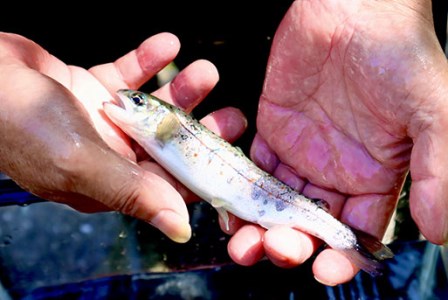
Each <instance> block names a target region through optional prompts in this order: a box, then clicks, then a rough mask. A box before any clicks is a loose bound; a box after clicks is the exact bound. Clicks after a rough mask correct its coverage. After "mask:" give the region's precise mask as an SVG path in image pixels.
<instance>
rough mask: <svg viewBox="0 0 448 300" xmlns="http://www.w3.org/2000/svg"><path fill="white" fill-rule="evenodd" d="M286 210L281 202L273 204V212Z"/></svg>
mask: <svg viewBox="0 0 448 300" xmlns="http://www.w3.org/2000/svg"><path fill="white" fill-rule="evenodd" d="M285 208H286V203H285V202H283V201H276V202H275V210H276V211H282V210H284V209H285Z"/></svg>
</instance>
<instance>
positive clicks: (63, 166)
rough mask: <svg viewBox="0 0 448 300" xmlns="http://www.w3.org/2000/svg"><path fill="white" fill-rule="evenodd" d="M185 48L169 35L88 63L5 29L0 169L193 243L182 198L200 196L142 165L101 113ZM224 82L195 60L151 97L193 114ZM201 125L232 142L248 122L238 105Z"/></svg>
mask: <svg viewBox="0 0 448 300" xmlns="http://www.w3.org/2000/svg"><path fill="white" fill-rule="evenodd" d="M178 51H179V41H178V39H177V38H176V37H175V36H173V35H172V34H168V33H162V34H159V35H155V36H153V37H151V38H149V39H148V40H146V41H144V42H143V43H142V44H141V45H140V46H139V47H138V48H137V49H136V50H134V51H131V52H129V53H128V54H126V55H124V56H123V57H121V58H119V59H118V60H116V61H115V62H113V63H110V64H104V65H99V66H95V67H93V68H91V69H89V70H85V69H83V68H80V67H76V66H68V65H66V64H64V63H63V62H62V61H60V60H58V59H57V58H56V57H54V56H52V55H50V54H49V53H48V52H46V51H45V50H44V49H42V48H41V47H40V46H39V45H37V44H35V43H33V42H32V41H30V40H28V39H26V38H24V37H21V36H18V35H13V34H8V33H0V74H3V75H1V77H0V102H1V107H0V124H1V126H0V136H1V137H2V138H1V140H0V157H1V158H2V159H1V160H0V171H1V172H3V173H5V174H7V175H8V176H10V177H11V178H12V179H13V180H14V181H16V182H17V183H18V184H19V185H20V186H22V187H23V188H24V189H26V190H28V191H30V192H31V193H34V194H36V195H38V196H40V197H42V198H46V199H50V200H54V201H57V202H61V203H65V204H68V205H70V206H72V207H74V208H75V209H77V210H80V211H83V212H97V211H105V210H117V211H121V212H123V213H125V214H128V215H131V216H134V217H136V218H139V219H142V220H144V221H147V222H149V223H151V224H153V225H154V226H156V227H158V228H159V229H160V230H161V231H162V232H164V233H165V234H166V235H168V237H170V238H171V239H173V240H175V241H178V242H185V241H187V240H188V239H189V237H190V235H191V229H190V226H189V224H188V211H187V209H186V206H185V202H184V199H185V200H186V201H190V200H192V199H193V197H194V196H193V195H192V194H191V192H189V191H188V190H187V189H186V188H185V187H183V186H182V185H181V184H180V183H178V182H177V181H175V180H174V179H173V178H172V177H171V176H170V175H169V174H167V173H166V172H165V171H164V170H163V169H162V168H161V167H160V166H159V165H157V164H156V163H154V162H150V161H141V162H139V164H137V157H136V153H135V152H134V149H136V148H135V147H133V145H132V143H131V141H130V140H129V138H128V137H127V136H125V135H124V133H122V132H121V131H120V130H119V129H118V128H117V127H115V126H114V125H112V123H111V122H110V121H109V120H108V118H107V117H106V116H105V115H104V113H103V111H102V103H103V102H104V101H113V98H114V93H115V91H116V90H117V89H119V88H132V89H138V88H139V87H140V86H141V85H142V84H143V83H145V82H146V81H147V80H149V79H150V78H151V77H152V76H154V75H155V74H156V73H157V72H158V71H159V70H161V69H162V68H163V67H164V66H165V65H167V64H168V63H169V62H170V61H171V60H173V59H174V57H175V56H176V54H177V52H178ZM217 80H218V74H217V71H216V69H215V67H214V66H213V65H212V64H211V63H209V62H207V61H196V62H194V63H192V64H191V65H190V66H188V67H187V68H185V69H184V70H183V71H182V72H180V73H179V74H178V76H177V77H176V78H175V79H174V80H173V81H172V82H170V83H168V84H167V85H165V86H163V87H161V88H160V89H159V90H157V91H155V92H154V94H155V95H156V96H158V97H160V98H162V99H165V100H166V101H169V102H172V103H174V104H176V105H178V106H180V107H182V108H183V109H185V110H187V111H191V110H192V109H193V108H194V107H195V106H196V105H197V104H198V103H199V102H200V101H202V100H203V99H204V97H205V96H206V95H207V94H208V93H209V91H210V90H211V89H212V88H213V87H214V85H215V84H216V82H217ZM203 122H204V123H205V124H206V125H207V126H209V127H211V129H212V130H215V131H217V132H218V133H219V134H220V135H222V136H223V137H224V138H226V139H228V140H233V139H235V138H237V137H238V136H239V135H240V134H241V133H242V131H243V130H244V126H245V120H244V117H243V116H242V114H241V113H240V112H239V111H238V110H236V109H231V108H228V109H222V110H219V111H217V112H215V113H214V114H212V115H209V116H207V117H205V118H204V120H203Z"/></svg>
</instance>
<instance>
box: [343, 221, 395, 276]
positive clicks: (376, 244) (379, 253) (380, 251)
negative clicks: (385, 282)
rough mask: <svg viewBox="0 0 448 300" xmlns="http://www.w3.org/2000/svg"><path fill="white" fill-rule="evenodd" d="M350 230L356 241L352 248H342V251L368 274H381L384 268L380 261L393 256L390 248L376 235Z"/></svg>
mask: <svg viewBox="0 0 448 300" xmlns="http://www.w3.org/2000/svg"><path fill="white" fill-rule="evenodd" d="M352 230H353V232H354V233H355V235H356V238H357V241H358V242H357V244H356V246H355V247H354V248H351V249H344V250H342V252H343V253H344V254H345V255H346V256H347V257H348V258H349V259H350V260H352V261H353V262H354V263H355V264H356V265H357V266H358V267H360V268H361V269H362V270H364V271H366V272H367V273H369V274H370V275H372V276H378V275H381V274H382V273H383V269H384V265H383V263H382V261H383V260H385V259H388V258H392V257H394V254H393V253H392V250H390V249H389V248H388V247H387V246H386V245H384V244H383V243H381V241H379V240H378V239H377V238H376V237H374V236H372V235H370V234H368V233H365V232H363V231H360V230H356V229H353V228H352Z"/></svg>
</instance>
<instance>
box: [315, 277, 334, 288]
mask: <svg viewBox="0 0 448 300" xmlns="http://www.w3.org/2000/svg"><path fill="white" fill-rule="evenodd" d="M314 279H315V280H316V281H317V282H319V283H320V284H323V285H326V286H336V284H335V283H332V282H326V281H324V280H321V279H319V278H318V277H316V276H314Z"/></svg>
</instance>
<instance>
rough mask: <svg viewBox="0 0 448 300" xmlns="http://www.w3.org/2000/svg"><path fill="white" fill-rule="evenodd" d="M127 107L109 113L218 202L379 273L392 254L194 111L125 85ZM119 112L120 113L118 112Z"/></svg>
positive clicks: (198, 191) (224, 211)
mask: <svg viewBox="0 0 448 300" xmlns="http://www.w3.org/2000/svg"><path fill="white" fill-rule="evenodd" d="M118 95H119V97H120V99H121V101H122V106H123V108H119V107H117V106H115V107H111V106H110V105H112V104H109V105H106V106H105V111H106V114H107V115H108V116H109V117H110V119H111V120H112V121H113V122H114V123H115V124H117V126H119V127H120V128H121V129H122V130H123V131H125V132H126V133H127V134H128V135H129V136H130V137H132V138H133V139H134V140H135V141H136V142H138V143H139V144H140V145H141V146H142V147H143V148H144V149H145V151H147V152H148V153H149V154H150V155H151V156H152V157H153V158H154V160H156V161H157V162H158V163H159V164H160V165H162V166H163V167H164V168H165V169H166V170H167V171H168V172H169V173H171V174H172V175H173V176H174V177H176V178H177V179H178V180H179V181H180V182H182V183H183V184H184V185H185V186H187V187H188V188H189V189H190V190H191V191H193V192H194V193H195V194H197V195H198V196H199V197H201V198H202V199H204V200H206V201H207V202H209V203H210V204H211V205H212V206H213V207H215V208H216V209H217V211H218V213H219V214H220V215H221V217H222V218H223V220H224V221H226V222H227V221H228V218H227V212H230V213H232V214H234V215H236V216H237V217H239V218H241V219H244V220H246V221H249V222H253V223H257V224H259V225H261V226H262V227H265V228H267V229H269V228H271V227H272V226H275V225H287V226H290V227H293V228H295V229H298V230H301V231H303V232H306V233H309V234H311V235H313V236H315V237H317V238H319V239H321V240H323V241H324V242H325V243H327V244H328V245H329V246H330V247H332V248H333V249H335V250H338V251H341V252H342V253H344V254H345V255H346V256H347V257H348V258H350V259H352V261H353V262H354V263H355V264H357V265H358V266H359V267H360V268H361V269H363V270H365V271H367V272H369V273H370V274H373V275H376V274H379V273H380V272H381V267H382V264H381V263H380V262H381V260H383V259H385V258H390V257H392V256H393V254H392V252H391V251H390V250H389V249H388V248H387V247H386V246H385V245H383V244H381V243H380V242H379V241H378V240H377V239H376V238H374V237H372V236H370V235H368V234H365V233H363V232H359V231H356V230H354V229H352V228H350V227H349V226H347V225H345V224H343V223H342V222H340V221H339V220H337V219H336V218H335V217H333V216H332V215H331V214H330V213H329V212H328V211H327V210H326V207H325V205H323V204H322V203H323V202H322V201H315V200H312V199H308V198H306V197H304V196H303V195H301V194H299V193H298V192H297V191H295V190H293V189H292V188H290V187H289V186H287V185H286V184H284V183H282V182H281V181H279V180H278V179H276V178H275V177H273V176H272V175H270V174H268V173H267V172H265V171H263V170H261V169H260V168H258V167H257V166H256V165H255V164H254V163H253V162H252V161H251V160H250V159H249V158H247V157H246V156H245V155H244V153H243V152H242V151H241V150H240V149H238V148H235V147H233V146H232V145H230V144H229V143H228V142H226V141H225V140H223V139H222V138H220V137H219V136H217V135H216V134H214V133H212V132H211V131H210V130H208V129H207V128H205V127H204V126H203V125H202V124H200V123H199V122H198V121H197V120H195V119H194V118H192V117H191V116H190V115H188V114H185V113H184V112H183V111H182V110H180V109H178V108H176V107H175V106H172V105H170V104H168V103H166V102H164V101H162V100H160V99H158V98H156V97H154V96H152V95H149V94H145V93H142V92H138V91H132V90H120V91H118ZM119 110H121V111H119Z"/></svg>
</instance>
